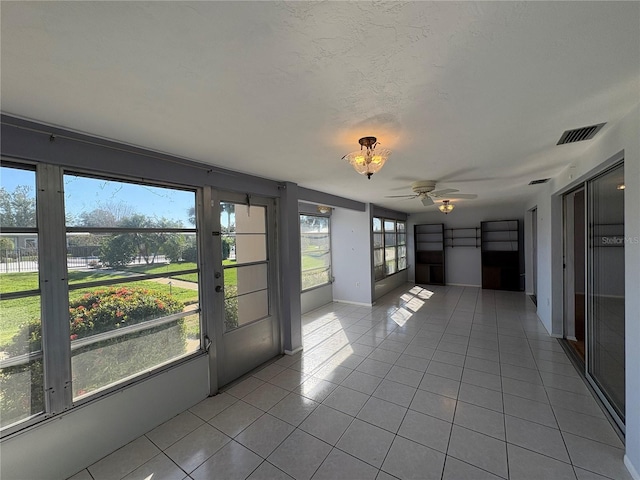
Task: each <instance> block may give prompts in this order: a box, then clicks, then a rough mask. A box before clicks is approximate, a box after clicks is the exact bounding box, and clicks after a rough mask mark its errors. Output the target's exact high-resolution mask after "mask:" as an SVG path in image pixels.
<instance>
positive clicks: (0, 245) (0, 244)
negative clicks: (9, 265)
mask: <svg viewBox="0 0 640 480" xmlns="http://www.w3.org/2000/svg"><path fill="white" fill-rule="evenodd" d="M15 248H16V247H15V245H14V244H13V241H12V240H11V239H10V238H7V237H0V259H1V260H6V258H7V257H8V256H9V253H11V252H13V251H14V250H15Z"/></svg>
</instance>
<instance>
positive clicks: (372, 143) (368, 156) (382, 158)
mask: <svg viewBox="0 0 640 480" xmlns="http://www.w3.org/2000/svg"><path fill="white" fill-rule="evenodd" d="M358 142H359V143H360V150H358V151H355V152H351V153H348V154H347V155H345V156H344V157H342V158H343V159H346V160H347V161H348V162H349V163H350V164H351V166H352V167H353V169H354V170H355V171H356V172H358V173H359V174H361V175H366V176H367V178H368V179H369V180H371V175H373V174H374V173H377V172H379V171H380V170H381V169H382V167H383V166H384V164H385V162H386V161H387V159H388V158H389V155H391V150H389V149H388V148H376V147H377V146H378V145H379V144H378V139H377V138H376V137H362V138H361V139H360V140H358Z"/></svg>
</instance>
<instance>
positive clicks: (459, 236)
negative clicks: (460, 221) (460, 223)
mask: <svg viewBox="0 0 640 480" xmlns="http://www.w3.org/2000/svg"><path fill="white" fill-rule="evenodd" d="M444 246H445V247H447V248H456V247H475V248H478V247H480V227H462V228H445V229H444Z"/></svg>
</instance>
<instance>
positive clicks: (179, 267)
mask: <svg viewBox="0 0 640 480" xmlns="http://www.w3.org/2000/svg"><path fill="white" fill-rule="evenodd" d="M196 268H198V266H197V265H196V264H195V262H181V263H163V264H159V265H132V266H130V267H127V268H126V270H127V271H129V272H136V273H148V274H156V273H166V274H167V276H168V277H170V278H175V279H176V280H184V281H185V282H192V283H198V274H197V273H185V274H184V275H169V274H170V273H173V272H181V271H183V270H195V269H196Z"/></svg>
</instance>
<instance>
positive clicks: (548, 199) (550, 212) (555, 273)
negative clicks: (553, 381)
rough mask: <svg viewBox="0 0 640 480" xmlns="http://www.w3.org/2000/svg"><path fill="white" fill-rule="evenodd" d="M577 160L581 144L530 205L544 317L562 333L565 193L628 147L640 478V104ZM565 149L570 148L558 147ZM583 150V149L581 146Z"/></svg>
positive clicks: (630, 387) (630, 352)
mask: <svg viewBox="0 0 640 480" xmlns="http://www.w3.org/2000/svg"><path fill="white" fill-rule="evenodd" d="M591 142H592V143H590V144H589V146H588V148H587V149H586V150H585V151H583V153H582V155H581V156H580V159H579V160H578V161H576V160H575V159H573V158H571V157H570V156H571V155H573V154H574V152H575V151H576V150H574V148H583V147H581V146H567V147H568V148H567V157H568V160H569V161H572V165H571V167H569V168H567V169H566V170H564V171H563V172H562V173H561V174H560V175H559V176H558V177H556V178H554V179H553V180H552V182H550V183H549V184H548V186H547V187H546V189H545V190H544V191H543V192H540V193H539V194H538V195H537V196H536V197H534V198H532V200H531V201H530V202H529V204H528V205H527V207H526V209H529V208H532V207H533V206H536V205H537V207H538V316H539V317H540V319H541V320H542V321H543V323H544V324H545V326H546V327H547V329H548V330H549V331H550V332H554V333H556V334H558V333H561V332H562V288H563V285H562V204H561V194H562V193H564V192H566V191H567V190H569V189H571V188H572V187H573V186H575V185H577V184H579V183H582V182H583V181H584V180H586V179H588V178H590V177H592V176H593V175H594V174H596V173H597V172H598V171H600V170H602V169H603V168H604V167H606V166H607V165H608V164H609V163H611V160H612V159H614V158H615V157H616V155H617V154H618V153H619V152H621V151H623V150H624V160H625V185H626V189H625V192H624V195H625V237H626V239H627V241H626V243H625V357H626V358H625V364H626V369H625V372H626V439H625V443H626V457H625V463H626V464H627V467H628V468H629V469H630V471H632V472H635V475H636V478H638V479H640V476H638V473H639V472H640V371H639V370H638V368H637V365H640V350H639V349H638V348H637V346H638V345H639V344H640V321H639V320H638V312H639V311H640V267H639V266H640V209H639V208H638V206H640V105H636V106H635V107H634V108H633V109H632V110H631V111H630V112H629V114H627V116H626V117H624V118H623V119H622V120H621V121H619V122H617V123H616V124H613V125H608V126H606V127H605V128H604V129H603V130H602V132H601V133H600V134H599V135H598V136H597V137H596V138H595V139H594V140H592V141H591ZM558 148H564V147H558ZM580 151H582V150H580Z"/></svg>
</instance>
